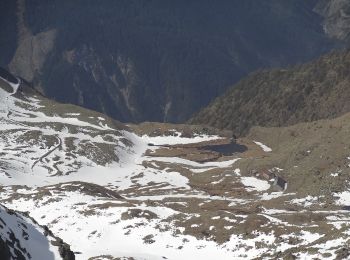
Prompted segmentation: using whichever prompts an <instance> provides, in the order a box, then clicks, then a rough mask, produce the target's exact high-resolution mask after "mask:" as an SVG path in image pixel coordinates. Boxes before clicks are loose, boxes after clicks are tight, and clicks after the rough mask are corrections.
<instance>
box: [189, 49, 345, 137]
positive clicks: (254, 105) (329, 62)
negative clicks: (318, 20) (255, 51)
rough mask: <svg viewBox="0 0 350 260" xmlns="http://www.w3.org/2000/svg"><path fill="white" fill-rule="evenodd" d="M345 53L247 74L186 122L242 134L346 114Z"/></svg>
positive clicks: (335, 53) (336, 53)
mask: <svg viewBox="0 0 350 260" xmlns="http://www.w3.org/2000/svg"><path fill="white" fill-rule="evenodd" d="M349 72H350V51H342V52H334V53H332V54H329V55H325V56H323V57H321V58H319V59H317V60H315V61H312V62H310V63H306V64H303V65H299V66H295V67H291V68H288V69H274V70H266V71H260V72H256V73H253V74H251V75H249V76H248V77H246V78H244V79H243V80H241V81H240V82H239V83H238V84H236V85H235V86H233V87H232V88H231V89H230V90H228V91H227V92H226V93H225V94H223V95H222V96H221V97H219V98H217V99H216V100H215V101H213V102H212V103H211V104H210V105H209V106H208V107H207V108H205V109H203V110H201V111H200V112H199V113H198V114H197V115H195V116H194V117H193V118H192V119H191V120H190V122H191V123H195V124H208V125H211V126H214V127H218V128H225V129H231V130H233V131H234V132H235V133H236V134H240V135H241V134H246V133H247V132H248V130H249V129H250V128H251V127H252V126H285V125H291V124H295V123H298V122H307V121H314V120H318V119H323V118H335V117H337V116H339V115H342V114H344V113H346V112H349V111H350V103H349V100H350V90H349V86H350V74H349Z"/></svg>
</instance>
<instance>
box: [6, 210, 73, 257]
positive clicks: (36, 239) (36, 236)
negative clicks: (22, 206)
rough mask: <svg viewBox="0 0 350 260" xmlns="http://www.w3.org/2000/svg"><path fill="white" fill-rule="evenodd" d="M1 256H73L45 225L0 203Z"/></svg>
mask: <svg viewBox="0 0 350 260" xmlns="http://www.w3.org/2000/svg"><path fill="white" fill-rule="evenodd" d="M0 258H1V260H15V259H19V260H30V259H45V260H56V259H57V260H74V259H75V257H74V254H73V252H72V251H70V249H69V246H68V245H67V244H65V243H64V242H63V241H62V240H61V239H59V238H57V237H55V236H53V235H52V233H51V231H50V230H49V229H48V228H47V227H41V226H39V225H38V224H37V223H36V222H35V221H33V219H31V218H29V217H28V216H24V215H23V214H20V213H16V212H15V211H13V210H9V209H7V208H6V207H4V206H2V205H0Z"/></svg>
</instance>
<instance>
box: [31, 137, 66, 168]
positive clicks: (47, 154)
mask: <svg viewBox="0 0 350 260" xmlns="http://www.w3.org/2000/svg"><path fill="white" fill-rule="evenodd" d="M55 137H56V138H57V140H58V144H57V145H56V146H55V147H53V148H52V149H51V150H49V151H47V152H46V153H45V154H43V155H42V156H41V157H40V158H39V159H37V160H36V161H35V162H34V163H33V164H32V167H31V170H32V171H33V169H34V167H35V165H36V164H37V163H39V162H42V160H43V159H44V158H45V157H47V156H49V155H50V154H51V153H53V152H54V151H55V150H57V149H58V148H59V147H61V145H62V139H61V138H60V137H58V136H55Z"/></svg>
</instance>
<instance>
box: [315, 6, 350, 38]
mask: <svg viewBox="0 0 350 260" xmlns="http://www.w3.org/2000/svg"><path fill="white" fill-rule="evenodd" d="M315 10H316V11H317V12H318V13H320V14H321V15H322V16H323V17H324V19H325V20H324V31H325V33H326V34H328V35H329V36H330V37H332V38H335V39H338V40H346V41H349V40H350V38H349V37H350V2H349V1H347V0H325V1H320V2H319V4H317V6H316V7H315Z"/></svg>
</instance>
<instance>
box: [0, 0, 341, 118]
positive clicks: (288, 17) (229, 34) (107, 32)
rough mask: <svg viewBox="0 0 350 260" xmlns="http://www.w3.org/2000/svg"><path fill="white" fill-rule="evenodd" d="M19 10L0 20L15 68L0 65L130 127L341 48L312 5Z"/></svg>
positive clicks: (42, 4) (107, 4)
mask: <svg viewBox="0 0 350 260" xmlns="http://www.w3.org/2000/svg"><path fill="white" fill-rule="evenodd" d="M7 2H10V3H8V4H5V3H7ZM13 3H14V1H10V0H7V1H5V2H4V4H3V5H4V7H5V8H4V9H1V10H4V11H3V12H6V14H5V15H2V16H1V18H2V19H5V18H6V19H14V18H15V19H14V20H11V23H10V24H11V25H14V24H17V30H7V29H6V30H5V28H1V29H0V35H3V37H1V39H4V40H3V41H5V39H6V42H5V43H4V46H5V47H6V50H5V49H3V52H6V53H8V54H9V55H10V54H12V59H11V61H9V58H8V57H3V58H1V59H2V60H1V63H0V64H2V65H3V66H5V65H8V66H9V68H10V70H11V71H12V72H13V73H14V74H16V75H19V76H21V77H22V78H24V79H25V80H27V81H30V82H33V85H34V86H35V87H36V88H38V89H40V90H41V91H42V92H43V93H45V95H47V96H48V97H51V98H54V99H56V100H58V101H61V102H64V103H73V104H78V105H81V106H84V107H87V108H91V109H94V110H97V111H100V112H104V113H105V114H108V115H110V116H112V117H113V118H116V119H118V120H120V121H126V122H130V121H133V122H140V121H169V122H181V121H184V120H187V119H188V118H189V117H190V115H191V114H192V113H193V112H194V111H197V110H198V109H200V108H201V107H203V106H205V105H207V104H208V103H209V102H210V101H211V100H212V99H213V98H214V97H216V96H218V95H219V94H221V93H223V92H224V91H225V90H226V89H227V87H228V86H230V85H232V84H234V83H235V82H237V81H238V80H239V79H240V78H241V77H242V76H244V75H246V74H247V73H249V72H251V71H253V70H255V69H257V68H260V67H271V66H272V67H276V66H284V65H288V64H294V63H297V62H303V61H306V60H309V59H311V58H314V57H317V56H319V55H320V54H321V53H324V52H326V51H328V50H329V49H330V48H333V47H334V46H335V45H337V44H336V43H335V41H333V40H330V39H329V38H328V37H327V36H326V35H325V34H324V32H323V29H322V25H321V24H322V17H321V16H320V15H318V14H317V13H315V12H314V11H313V6H314V3H315V1H307V2H305V1H302V0H291V1H282V2H281V1H277V0H273V1H271V0H262V1H255V0H246V1H238V0H235V1H228V0H225V1H220V3H215V4H213V2H212V1H209V0H205V1H200V2H197V1H190V2H188V1H176V2H174V1H170V0H167V1H160V0H156V1H124V0H119V1H103V2H102V3H95V2H94V1H81V0H80V1H74V2H72V1H26V0H17V1H16V3H17V7H16V8H17V9H14V7H13ZM11 17H12V18H11ZM6 28H7V27H6ZM14 33H15V35H14ZM16 34H17V37H16ZM14 36H15V39H16V40H15V41H13V37H14ZM9 41H11V44H10V45H9V44H8V43H7V42H9ZM0 43H1V42H0ZM14 46H15V47H16V49H15V50H13V47H14ZM198 93H200V95H198ZM145 104H147V105H145Z"/></svg>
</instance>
